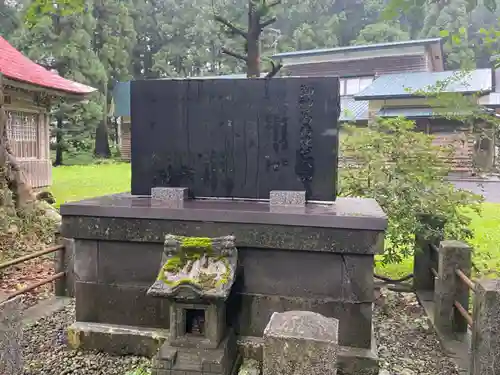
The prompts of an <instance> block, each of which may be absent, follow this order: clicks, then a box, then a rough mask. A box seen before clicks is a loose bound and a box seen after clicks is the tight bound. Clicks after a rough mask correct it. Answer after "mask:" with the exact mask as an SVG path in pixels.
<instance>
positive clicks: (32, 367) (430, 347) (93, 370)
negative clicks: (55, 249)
mask: <svg viewBox="0 0 500 375" xmlns="http://www.w3.org/2000/svg"><path fill="white" fill-rule="evenodd" d="M73 316H74V306H73V305H70V306H69V307H67V308H66V309H65V310H63V311H60V312H58V313H56V314H54V315H52V316H50V317H48V318H45V319H42V320H40V321H39V322H38V323H36V324H34V325H32V326H31V327H27V328H26V329H25V332H24V335H25V336H24V337H25V345H24V349H23V353H24V358H25V370H24V375H35V374H36V375H63V374H79V375H125V374H127V372H128V371H130V370H132V369H134V368H137V367H139V366H144V365H146V366H147V364H148V360H147V359H144V358H139V357H132V356H129V357H112V356H109V355H106V354H102V353H80V352H75V351H71V350H67V349H66V346H65V342H64V332H65V328H66V327H67V326H69V325H70V324H71V323H72V322H73ZM374 323H375V334H376V336H377V343H378V348H379V355H380V357H381V368H382V370H381V372H380V375H437V374H439V375H458V371H457V369H456V367H455V365H454V364H453V362H452V361H451V360H450V359H449V358H448V357H446V355H445V354H444V353H443V351H442V349H441V346H440V344H439V341H438V340H437V337H436V335H435V334H434V332H433V331H432V328H431V327H430V326H429V324H428V321H427V318H426V317H425V315H424V314H423V310H422V308H421V307H420V306H419V305H418V302H417V300H416V298H415V296H414V294H412V293H407V294H402V293H395V292H391V291H388V290H386V289H383V290H382V291H381V294H380V296H379V298H377V301H376V304H375V315H374Z"/></svg>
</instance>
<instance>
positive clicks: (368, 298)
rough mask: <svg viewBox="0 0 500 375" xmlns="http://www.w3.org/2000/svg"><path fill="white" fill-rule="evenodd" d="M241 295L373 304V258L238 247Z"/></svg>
mask: <svg viewBox="0 0 500 375" xmlns="http://www.w3.org/2000/svg"><path fill="white" fill-rule="evenodd" d="M239 255H240V263H241V264H242V266H243V269H244V272H243V286H242V288H243V292H244V293H249V294H266V295H281V296H294V297H303V298H313V297H320V298H331V299H336V300H339V301H340V300H342V301H347V302H372V301H373V257H372V256H361V255H343V254H332V253H324V252H323V253H320V252H297V251H287V250H274V249H255V248H242V249H240V251H239Z"/></svg>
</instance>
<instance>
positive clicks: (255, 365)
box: [238, 358, 261, 375]
mask: <svg viewBox="0 0 500 375" xmlns="http://www.w3.org/2000/svg"><path fill="white" fill-rule="evenodd" d="M260 372H261V364H260V362H258V361H256V360H255V359H247V358H244V359H243V363H242V364H241V366H240V369H239V371H238V375H260Z"/></svg>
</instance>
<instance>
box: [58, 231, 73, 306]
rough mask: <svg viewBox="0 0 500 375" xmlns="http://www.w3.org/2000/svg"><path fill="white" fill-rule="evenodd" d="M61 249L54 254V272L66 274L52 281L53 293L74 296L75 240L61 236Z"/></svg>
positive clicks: (60, 295)
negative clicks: (62, 247)
mask: <svg viewBox="0 0 500 375" xmlns="http://www.w3.org/2000/svg"><path fill="white" fill-rule="evenodd" d="M62 244H63V245H64V250H63V251H58V252H57V253H56V254H55V258H54V259H55V266H54V269H55V272H56V273H59V272H65V273H66V275H65V276H64V277H63V278H61V279H57V280H56V281H55V282H54V291H55V295H56V296H58V297H74V296H75V240H73V239H71V238H63V239H62Z"/></svg>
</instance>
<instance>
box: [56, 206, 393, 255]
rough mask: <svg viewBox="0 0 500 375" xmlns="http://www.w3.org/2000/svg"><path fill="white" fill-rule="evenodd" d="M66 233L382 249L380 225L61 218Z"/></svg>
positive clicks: (276, 246)
mask: <svg viewBox="0 0 500 375" xmlns="http://www.w3.org/2000/svg"><path fill="white" fill-rule="evenodd" d="M330 216H332V217H333V215H330ZM62 231H63V233H64V234H65V235H67V236H72V237H74V238H81V239H99V240H106V241H133V242H153V243H159V244H163V241H164V237H165V233H175V234H176V235H179V236H195V237H218V236H225V235H227V234H228V233H232V234H233V235H234V236H235V237H236V245H237V247H238V249H241V248H262V249H283V250H297V251H311V252H331V253H332V252H333V253H339V254H359V255H363V254H367V255H374V254H377V253H379V252H381V251H382V250H383V248H384V232H383V230H382V229H372V230H368V229H366V230H365V229H349V228H324V227H304V226H291V225H271V224H257V223H254V224H247V223H234V222H232V223H230V222H225V223H218V222H210V221H185V220H158V219H154V220H153V219H140V218H119V217H91V216H83V217H77V216H63V223H62Z"/></svg>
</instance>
